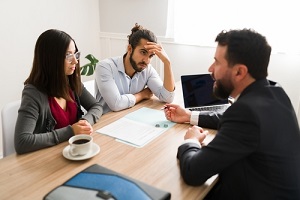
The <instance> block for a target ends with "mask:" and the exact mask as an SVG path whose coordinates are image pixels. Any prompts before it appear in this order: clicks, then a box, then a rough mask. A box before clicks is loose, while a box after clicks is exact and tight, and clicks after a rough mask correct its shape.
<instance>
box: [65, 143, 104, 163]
mask: <svg viewBox="0 0 300 200" xmlns="http://www.w3.org/2000/svg"><path fill="white" fill-rule="evenodd" d="M69 150H70V145H68V146H66V147H65V148H64V150H63V152H62V154H63V156H64V157H65V158H66V159H69V160H85V159H89V158H91V157H94V156H95V155H97V154H98V153H99V152H100V147H99V146H98V144H96V143H93V145H92V149H91V151H89V152H88V153H87V154H85V155H83V156H72V155H71V154H70V153H69Z"/></svg>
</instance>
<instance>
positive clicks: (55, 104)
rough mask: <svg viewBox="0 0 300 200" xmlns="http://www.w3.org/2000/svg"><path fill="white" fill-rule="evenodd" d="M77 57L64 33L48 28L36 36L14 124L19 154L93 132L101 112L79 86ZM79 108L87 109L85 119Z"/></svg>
mask: <svg viewBox="0 0 300 200" xmlns="http://www.w3.org/2000/svg"><path fill="white" fill-rule="evenodd" d="M79 57H80V52H79V51H78V49H77V46H76V43H75V41H74V40H73V39H72V38H71V37H70V36H69V35H68V34H67V33H65V32H63V31H59V30H54V29H51V30H47V31H45V32H44V33H42V34H41V35H40V36H39V38H38V40H37V42H36V45H35V50H34V59H33V65H32V70H31V73H30V75H29V77H28V78H27V79H26V81H25V82H24V85H25V86H24V89H23V92H22V102H21V106H20V109H19V112H18V118H17V122H16V129H15V149H16V152H17V153H18V154H23V153H27V152H32V151H36V150H39V149H43V148H46V147H50V146H53V145H56V144H59V143H61V142H64V141H67V140H68V139H69V138H70V137H71V136H73V135H77V134H91V133H92V132H93V128H92V125H93V124H94V123H96V122H97V120H98V119H99V118H100V116H101V115H102V112H103V109H102V106H101V105H100V104H99V102H97V101H96V99H95V98H94V97H93V96H92V95H91V94H90V93H89V92H88V91H87V89H86V88H85V87H84V86H83V84H82V83H81V77H80V67H79ZM81 106H82V107H83V108H84V109H86V110H87V112H86V114H85V115H84V116H82V114H83V112H82V110H81Z"/></svg>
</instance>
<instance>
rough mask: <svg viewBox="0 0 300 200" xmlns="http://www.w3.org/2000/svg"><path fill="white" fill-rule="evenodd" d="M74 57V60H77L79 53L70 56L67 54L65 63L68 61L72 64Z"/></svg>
mask: <svg viewBox="0 0 300 200" xmlns="http://www.w3.org/2000/svg"><path fill="white" fill-rule="evenodd" d="M74 57H75V59H76V60H79V58H80V52H79V51H77V52H76V53H74V54H72V53H67V55H66V59H67V61H68V62H69V63H72V61H73V59H74Z"/></svg>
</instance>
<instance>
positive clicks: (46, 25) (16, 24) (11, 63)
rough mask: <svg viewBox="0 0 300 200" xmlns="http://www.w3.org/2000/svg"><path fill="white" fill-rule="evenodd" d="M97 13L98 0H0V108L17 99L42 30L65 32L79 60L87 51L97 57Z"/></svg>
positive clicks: (98, 41) (0, 138) (83, 61)
mask: <svg viewBox="0 0 300 200" xmlns="http://www.w3.org/2000/svg"><path fill="white" fill-rule="evenodd" d="M99 16H100V14H99V1H98V0H88V1H84V0H26V1H23V0H1V1H0V30H1V31H0V61H1V64H0V71H1V73H0V91H1V98H0V110H1V109H2V107H3V106H4V105H5V104H6V103H8V102H10V101H14V100H17V99H20V97H21V92H22V89H23V82H24V81H25V79H26V78H27V77H28V75H29V72H30V70H31V65H32V59H33V51H34V45H35V42H36V40H37V38H38V36H39V35H40V34H41V33H42V32H44V31H46V30H48V29H52V28H55V29H60V30H63V31H65V32H67V33H69V34H70V35H71V36H72V37H73V38H74V39H75V41H76V43H77V46H78V48H79V49H80V51H81V52H82V55H83V56H82V59H81V64H85V63H86V62H88V61H87V60H86V59H84V56H85V55H87V54H89V53H92V54H93V55H94V56H96V57H100V45H99V44H100V40H99V32H100V17H99ZM90 78H92V77H84V78H83V79H90ZM0 130H1V127H0ZM1 135H2V131H1V134H0V136H1ZM0 149H2V137H0ZM0 154H1V151H0Z"/></svg>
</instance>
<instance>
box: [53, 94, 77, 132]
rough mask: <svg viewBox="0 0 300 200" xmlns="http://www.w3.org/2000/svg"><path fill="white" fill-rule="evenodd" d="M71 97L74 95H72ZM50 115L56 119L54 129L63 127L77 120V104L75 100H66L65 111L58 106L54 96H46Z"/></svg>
mask: <svg viewBox="0 0 300 200" xmlns="http://www.w3.org/2000/svg"><path fill="white" fill-rule="evenodd" d="M72 99H73V100H74V97H73V95H72ZM48 100H49V106H50V110H51V113H52V116H53V117H54V119H55V120H56V123H57V124H56V126H55V129H58V128H63V127H66V126H68V125H72V124H74V123H75V122H77V104H76V102H75V101H67V108H66V111H65V110H64V109H62V108H61V107H60V105H59V104H58V103H57V101H56V100H55V99H54V97H48Z"/></svg>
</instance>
